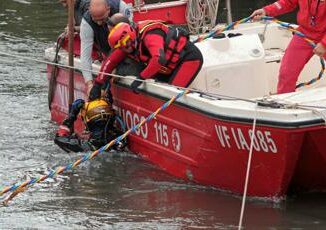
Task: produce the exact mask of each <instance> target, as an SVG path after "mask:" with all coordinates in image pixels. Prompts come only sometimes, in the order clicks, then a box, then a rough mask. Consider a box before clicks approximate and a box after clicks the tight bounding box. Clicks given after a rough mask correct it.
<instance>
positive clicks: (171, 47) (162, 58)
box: [91, 20, 203, 93]
mask: <svg viewBox="0 0 326 230" xmlns="http://www.w3.org/2000/svg"><path fill="white" fill-rule="evenodd" d="M108 43H109V45H110V47H111V48H112V49H114V50H113V51H112V53H111V54H110V56H109V57H108V58H107V59H106V60H105V61H104V62H103V63H102V66H101V70H100V74H99V75H98V76H97V77H96V79H95V83H94V87H93V88H92V90H91V93H92V91H98V90H99V89H100V86H101V85H102V84H103V83H104V82H105V81H106V79H107V75H105V74H103V73H111V72H112V71H113V70H114V69H115V67H116V66H117V65H118V64H119V63H120V62H121V61H122V60H124V59H125V58H126V57H131V58H133V59H135V60H137V61H138V62H139V63H140V64H142V63H143V64H145V68H144V69H143V70H142V71H140V73H139V74H138V76H137V77H138V78H139V80H140V81H139V80H135V81H134V82H133V83H132V84H131V87H132V89H133V90H134V91H136V90H137V88H138V87H139V85H140V84H141V83H142V80H145V79H149V78H155V79H157V80H158V81H163V82H168V83H170V84H172V85H176V86H180V87H188V86H189V85H190V84H191V82H192V81H193V80H194V78H195V77H196V75H197V74H198V72H199V71H200V69H201V67H202V64H203V56H202V54H201V52H200V50H199V49H198V48H197V47H196V46H195V45H194V44H193V43H191V42H190V41H189V36H188V33H187V32H186V31H185V30H183V29H181V28H175V27H169V26H168V25H166V24H164V23H163V22H161V21H154V20H147V21H141V22H138V23H136V24H134V25H130V24H127V23H119V24H117V25H116V26H115V27H114V28H113V29H112V30H111V32H110V34H109V36H108Z"/></svg>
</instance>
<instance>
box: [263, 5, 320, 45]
mask: <svg viewBox="0 0 326 230" xmlns="http://www.w3.org/2000/svg"><path fill="white" fill-rule="evenodd" d="M318 1H320V2H319V6H318V11H317V12H316V8H317V5H318ZM309 3H310V4H309ZM297 7H299V12H298V14H297V23H298V25H299V28H298V29H299V31H300V32H302V33H304V34H305V35H306V36H307V37H308V38H311V39H313V40H314V41H315V42H316V43H319V42H321V43H322V44H323V46H324V47H325V48H326V0H279V1H277V2H275V3H273V4H271V5H268V6H265V7H264V10H265V12H266V14H267V15H268V16H272V17H275V16H278V15H281V14H285V13H288V12H291V11H293V10H294V9H296V8H297ZM311 16H315V26H312V25H311Z"/></svg>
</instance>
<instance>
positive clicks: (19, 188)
mask: <svg viewBox="0 0 326 230" xmlns="http://www.w3.org/2000/svg"><path fill="white" fill-rule="evenodd" d="M187 93H189V91H188V90H183V91H181V92H180V93H178V94H177V95H176V96H173V97H172V98H171V99H170V100H169V101H167V102H165V103H164V104H163V105H162V106H161V107H160V108H158V109H157V110H156V111H155V112H153V113H151V114H150V115H148V116H147V117H146V118H145V119H143V120H142V121H141V122H139V123H138V124H137V125H134V126H133V127H132V128H130V129H129V130H127V131H126V132H125V133H124V134H122V135H120V136H119V137H117V138H116V139H114V140H112V141H110V142H109V143H108V144H106V145H104V146H102V147H101V148H99V149H98V150H96V151H94V152H91V153H87V154H85V155H83V157H81V158H79V159H78V160H76V161H75V162H73V163H70V164H67V165H66V166H59V167H57V168H56V169H55V170H51V171H50V172H49V173H48V174H46V175H42V176H39V177H36V178H32V179H29V180H26V181H24V182H22V183H18V184H14V185H12V186H8V187H5V188H4V189H2V190H1V192H0V196H3V195H4V194H6V193H8V192H12V194H11V195H9V197H8V198H7V199H5V200H4V202H3V203H4V204H7V203H8V202H9V201H10V200H11V199H13V198H14V197H15V196H16V195H17V194H18V193H21V192H24V191H26V189H28V188H29V187H31V186H32V185H34V184H36V183H40V182H42V181H44V180H46V179H48V178H53V177H55V176H57V175H58V174H61V173H64V172H67V171H68V170H72V169H74V168H75V167H77V166H78V165H80V164H81V163H83V162H85V161H88V160H92V159H93V158H94V157H96V156H97V155H98V154H100V153H102V152H104V151H105V150H108V149H109V148H110V147H111V146H112V145H114V144H117V143H119V142H120V141H122V140H123V139H125V138H126V137H127V136H128V135H129V134H131V133H134V132H135V131H136V130H137V129H139V128H140V127H141V126H142V125H144V124H145V123H148V122H149V121H151V120H152V119H153V118H154V117H156V115H157V114H159V113H160V112H162V111H163V110H165V109H166V108H167V107H169V106H170V105H171V104H172V103H173V102H174V101H176V100H178V99H179V98H180V97H182V96H184V95H185V94H187Z"/></svg>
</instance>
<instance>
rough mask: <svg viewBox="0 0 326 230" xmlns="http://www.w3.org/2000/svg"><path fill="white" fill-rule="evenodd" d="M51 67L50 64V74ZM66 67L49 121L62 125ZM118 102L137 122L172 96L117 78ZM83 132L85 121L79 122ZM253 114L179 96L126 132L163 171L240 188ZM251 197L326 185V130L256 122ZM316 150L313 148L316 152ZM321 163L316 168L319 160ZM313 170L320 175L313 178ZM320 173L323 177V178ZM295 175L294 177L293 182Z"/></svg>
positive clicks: (79, 88)
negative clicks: (247, 117) (210, 107)
mask: <svg viewBox="0 0 326 230" xmlns="http://www.w3.org/2000/svg"><path fill="white" fill-rule="evenodd" d="M51 69H52V67H51V66H50V65H48V73H49V74H48V78H49V77H51V76H50V73H51ZM67 86H68V71H67V69H63V68H60V69H59V71H58V75H57V79H56V87H55V91H54V92H55V93H54V98H53V101H52V104H51V119H52V120H54V121H56V122H58V123H60V122H61V121H62V120H63V119H64V118H65V117H66V115H67V112H68V109H67V108H68V104H67V101H68V87H67ZM84 91H85V85H84V80H83V78H82V76H81V74H80V73H79V72H75V98H85V94H84ZM112 92H113V95H114V105H115V108H116V110H117V112H118V113H119V115H120V116H121V118H122V120H123V121H124V123H125V125H126V127H127V128H131V127H132V126H133V125H135V124H137V123H138V122H139V121H141V120H142V119H145V117H147V116H148V115H149V114H150V113H152V112H153V111H155V110H156V109H157V108H159V107H160V106H162V104H163V103H164V102H165V101H166V100H168V98H163V97H161V96H158V95H155V94H151V93H148V92H145V91H141V92H140V93H139V94H135V93H134V92H133V91H132V90H131V89H130V88H129V86H128V85H124V84H119V83H118V84H113V86H112ZM75 127H76V128H75V129H76V131H77V132H82V130H83V125H82V123H81V121H80V119H79V120H78V122H77V124H76V126H75ZM253 130H254V127H253V120H251V121H246V122H244V121H240V120H239V121H237V120H234V119H233V118H232V114H231V115H230V117H227V116H219V115H218V114H211V113H206V112H204V111H200V110H199V109H196V108H192V107H189V106H187V105H186V104H184V103H180V102H176V103H174V104H172V105H170V106H169V107H168V108H167V109H166V110H164V111H163V112H162V113H160V114H159V115H157V117H156V118H155V119H153V120H152V121H150V122H148V123H146V124H145V125H144V126H143V127H141V128H140V129H139V130H137V131H136V132H135V133H134V134H131V135H129V136H128V147H129V149H130V150H131V151H132V152H134V153H137V154H139V155H140V156H141V157H142V158H144V159H146V160H148V161H150V162H152V163H153V164H155V165H157V166H158V167H160V168H161V169H162V170H164V171H166V172H167V173H169V174H172V175H174V176H176V177H178V178H181V179H184V180H186V181H191V182H195V183H199V184H202V185H207V186H212V187H215V188H218V189H221V190H225V191H230V192H232V193H235V194H242V193H243V190H244V181H245V174H246V169H247V164H248V156H249V151H250V144H251V136H252V133H253ZM254 133H255V135H254V141H253V155H252V164H251V168H250V181H249V185H248V195H249V196H252V197H263V198H270V199H279V198H283V197H284V196H285V195H286V193H287V191H288V188H289V185H290V184H291V182H292V184H295V185H296V186H297V187H303V188H305V189H309V190H311V189H315V188H316V189H318V190H320V189H324V188H325V187H326V186H325V185H326V180H325V176H321V175H319V174H320V173H323V174H322V175H326V173H325V170H324V169H323V168H325V167H322V166H324V165H325V159H326V157H325V154H324V152H325V151H322V150H324V149H325V148H326V146H325V144H324V143H323V142H322V140H323V138H326V129H325V128H324V127H323V126H318V127H310V128H286V127H272V126H268V125H266V124H264V125H262V124H258V125H257V127H255V131H254ZM311 153H313V154H311ZM316 165H318V166H320V167H318V169H315V166H316ZM309 175H311V176H314V178H315V179H314V181H311V180H309ZM318 175H319V176H318ZM292 179H293V180H292Z"/></svg>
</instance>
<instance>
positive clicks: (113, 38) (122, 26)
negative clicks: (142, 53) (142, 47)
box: [108, 22, 137, 49]
mask: <svg viewBox="0 0 326 230" xmlns="http://www.w3.org/2000/svg"><path fill="white" fill-rule="evenodd" d="M136 36H137V35H136V30H135V29H134V28H133V27H132V26H131V25H129V24H128V23H125V22H120V23H118V24H117V25H116V26H114V27H113V29H112V30H111V32H110V34H109V36H108V43H109V45H110V47H111V48H112V49H116V48H120V47H126V46H127V42H128V41H129V40H131V41H132V42H134V41H136Z"/></svg>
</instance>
